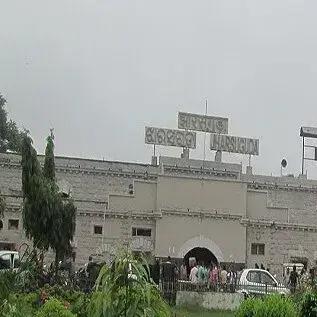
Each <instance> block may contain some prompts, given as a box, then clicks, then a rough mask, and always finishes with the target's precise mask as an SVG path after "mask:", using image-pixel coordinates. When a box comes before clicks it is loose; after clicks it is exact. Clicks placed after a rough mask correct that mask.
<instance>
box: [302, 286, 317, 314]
mask: <svg viewBox="0 0 317 317" xmlns="http://www.w3.org/2000/svg"><path fill="white" fill-rule="evenodd" d="M299 307H300V316H301V317H317V294H316V293H312V292H308V293H305V294H304V295H303V297H302V299H301V302H300V303H299Z"/></svg>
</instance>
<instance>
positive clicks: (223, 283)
mask: <svg viewBox="0 0 317 317" xmlns="http://www.w3.org/2000/svg"><path fill="white" fill-rule="evenodd" d="M227 275H228V272H227V270H226V266H225V265H224V266H223V268H222V270H221V272H220V283H221V287H222V290H223V291H226V289H227Z"/></svg>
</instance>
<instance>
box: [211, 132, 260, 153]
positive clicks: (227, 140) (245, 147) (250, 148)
mask: <svg viewBox="0 0 317 317" xmlns="http://www.w3.org/2000/svg"><path fill="white" fill-rule="evenodd" d="M210 149H211V150H215V151H224V152H231V153H240V154H249V155H259V140H258V139H249V138H241V137H236V136H231V135H224V134H210Z"/></svg>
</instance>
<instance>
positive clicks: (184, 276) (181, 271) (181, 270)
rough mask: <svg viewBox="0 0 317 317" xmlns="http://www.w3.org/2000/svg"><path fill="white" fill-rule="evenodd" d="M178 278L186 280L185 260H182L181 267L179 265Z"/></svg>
mask: <svg viewBox="0 0 317 317" xmlns="http://www.w3.org/2000/svg"><path fill="white" fill-rule="evenodd" d="M179 273H180V280H182V281H187V266H186V263H185V261H183V263H182V265H181V267H180V272H179Z"/></svg>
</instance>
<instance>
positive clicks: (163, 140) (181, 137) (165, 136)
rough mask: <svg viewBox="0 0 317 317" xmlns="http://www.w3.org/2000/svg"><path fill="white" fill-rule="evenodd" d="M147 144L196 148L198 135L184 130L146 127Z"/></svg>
mask: <svg viewBox="0 0 317 317" xmlns="http://www.w3.org/2000/svg"><path fill="white" fill-rule="evenodd" d="M145 143H146V144H156V145H165V146H178V147H183V148H190V149H195V148H196V133H195V132H190V131H182V130H172V129H162V128H154V127H145Z"/></svg>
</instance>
